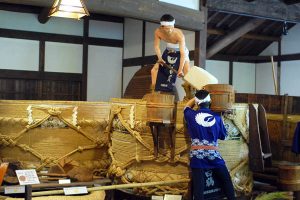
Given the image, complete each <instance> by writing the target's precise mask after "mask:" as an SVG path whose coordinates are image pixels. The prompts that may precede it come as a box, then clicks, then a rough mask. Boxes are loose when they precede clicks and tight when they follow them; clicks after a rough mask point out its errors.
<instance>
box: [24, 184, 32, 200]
mask: <svg viewBox="0 0 300 200" xmlns="http://www.w3.org/2000/svg"><path fill="white" fill-rule="evenodd" d="M31 199H32V186H31V185H25V200H31Z"/></svg>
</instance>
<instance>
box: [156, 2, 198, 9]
mask: <svg viewBox="0 0 300 200" xmlns="http://www.w3.org/2000/svg"><path fill="white" fill-rule="evenodd" d="M159 1H161V2H166V3H170V4H175V5H178V6H182V7H186V8H191V9H194V10H199V1H200V0H176V1H174V0H159Z"/></svg>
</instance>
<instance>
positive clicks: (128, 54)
mask: <svg viewBox="0 0 300 200" xmlns="http://www.w3.org/2000/svg"><path fill="white" fill-rule="evenodd" d="M142 41H143V21H141V20H135V19H130V18H125V20H124V58H135V57H141V56H142V45H143V44H142Z"/></svg>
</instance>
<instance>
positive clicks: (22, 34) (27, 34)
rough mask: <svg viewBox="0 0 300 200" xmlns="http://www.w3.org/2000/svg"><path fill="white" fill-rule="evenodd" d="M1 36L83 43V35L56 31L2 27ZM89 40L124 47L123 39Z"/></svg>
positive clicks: (99, 44) (90, 42)
mask: <svg viewBox="0 0 300 200" xmlns="http://www.w3.org/2000/svg"><path fill="white" fill-rule="evenodd" d="M0 37H5V38H17V39H27V40H43V41H51V42H62V43H72V44H82V43H83V37H82V36H76V35H63V34H55V33H41V32H33V31H22V30H12V29H2V28H0ZM87 42H88V44H89V45H96V46H109V47H123V40H116V39H106V38H93V37H88V38H87Z"/></svg>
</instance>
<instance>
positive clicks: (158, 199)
mask: <svg viewBox="0 0 300 200" xmlns="http://www.w3.org/2000/svg"><path fill="white" fill-rule="evenodd" d="M151 200H164V197H163V196H155V195H153V196H151Z"/></svg>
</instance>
